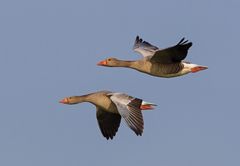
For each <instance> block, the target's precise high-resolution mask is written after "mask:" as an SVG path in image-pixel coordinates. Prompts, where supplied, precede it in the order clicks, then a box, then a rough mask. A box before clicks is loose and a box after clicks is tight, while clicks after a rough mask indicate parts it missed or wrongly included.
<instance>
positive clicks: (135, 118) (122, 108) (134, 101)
mask: <svg viewBox="0 0 240 166" xmlns="http://www.w3.org/2000/svg"><path fill="white" fill-rule="evenodd" d="M110 99H111V100H112V101H113V102H114V103H115V105H116V106H117V109H118V112H119V114H120V115H121V116H122V117H123V118H124V120H125V121H126V123H127V125H128V126H129V127H130V128H131V129H132V130H133V131H134V132H135V133H136V135H142V133H143V125H144V122H143V116H142V112H141V109H140V107H141V104H142V100H141V99H138V98H133V97H131V96H128V95H127V94H124V93H111V94H110Z"/></svg>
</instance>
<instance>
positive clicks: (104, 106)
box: [59, 91, 156, 140]
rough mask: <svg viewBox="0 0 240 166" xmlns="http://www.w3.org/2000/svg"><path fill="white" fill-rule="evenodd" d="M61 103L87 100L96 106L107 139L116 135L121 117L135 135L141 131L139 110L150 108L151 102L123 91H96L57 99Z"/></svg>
mask: <svg viewBox="0 0 240 166" xmlns="http://www.w3.org/2000/svg"><path fill="white" fill-rule="evenodd" d="M59 102H60V103H63V104H78V103H82V102H89V103H92V104H93V105H95V106H96V117H97V121H98V126H99V128H100V130H101V133H102V135H103V136H104V137H105V138H106V139H107V140H108V139H109V138H110V139H113V137H114V136H115V135H116V133H117V131H118V128H119V125H120V122H121V118H123V119H124V120H125V122H126V123H127V125H128V126H129V128H130V129H132V130H133V131H134V132H135V134H136V135H137V136H139V135H140V136H141V135H142V133H143V125H144V123H143V116H142V112H141V110H152V109H154V106H156V105H155V104H153V103H149V102H145V101H143V100H142V99H139V98H135V97H132V96H129V95H127V94H125V93H119V92H118V93H116V92H111V91H98V92H95V93H90V94H86V95H82V96H71V97H65V98H64V99H62V100H60V101H59Z"/></svg>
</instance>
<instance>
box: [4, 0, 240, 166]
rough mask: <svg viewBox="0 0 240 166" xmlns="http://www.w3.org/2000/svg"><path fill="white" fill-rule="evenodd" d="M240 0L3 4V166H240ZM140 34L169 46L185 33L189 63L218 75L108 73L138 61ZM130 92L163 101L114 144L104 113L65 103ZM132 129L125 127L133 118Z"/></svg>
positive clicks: (49, 0) (122, 131) (13, 0)
mask: <svg viewBox="0 0 240 166" xmlns="http://www.w3.org/2000/svg"><path fill="white" fill-rule="evenodd" d="M239 9H240V1H237V0H228V1H223V0H212V1H211V0H201V1H190V0H182V1H179V0H162V1H158V0H155V1H153V0H152V1H146V0H145V1H131V2H130V1H127V0H122V1H115V2H113V1H111V0H108V1H107V0H102V1H97V0H95V1H93V0H92V1H90V0H88V1H87V0H86V1H81V0H80V1H77V0H69V1H63V0H41V1H40V0H39V1H30V0H22V1H17V0H1V1H0V57H1V60H0V78H1V81H0V101H1V104H0V165H1V166H16V165H18V166H55V165H56V166H66V165H67V166H79V165H85V166H88V165H114V166H122V165H138V166H145V165H160V166H176V165H177V166H193V165H194V166H203V165H204V166H213V165H217V166H229V165H231V166H239V165H240V132H239V127H240V120H239V119H240V108H239V93H240V86H239V85H240V77H239V71H240V70H239V61H240V58H239V57H240V55H239V40H240V35H239V29H240V23H239V16H240V10H239ZM136 35H140V36H141V37H142V38H144V39H145V40H147V41H149V42H151V43H153V44H155V45H157V46H159V47H161V48H164V47H167V46H170V45H173V44H175V43H176V42H178V41H179V40H180V39H181V38H182V37H186V38H187V39H189V40H190V41H192V42H193V46H192V47H191V49H190V51H189V54H188V57H187V60H188V61H191V62H193V63H197V64H201V65H206V66H209V69H208V70H205V71H202V72H199V73H196V74H189V75H187V76H183V77H179V78H173V79H164V78H157V77H151V76H148V75H144V74H142V73H139V72H136V71H134V70H130V69H123V68H104V67H99V66H96V63H97V62H98V61H100V60H102V59H104V58H106V57H109V56H112V57H117V58H119V59H126V60H134V59H138V58H141V56H139V55H138V54H136V53H134V52H133V51H132V46H133V42H134V39H135V37H136ZM104 89H105V90H112V91H120V92H127V93H129V94H131V95H133V96H137V97H140V98H143V99H145V100H146V101H151V102H154V103H157V104H158V107H157V108H156V109H155V110H154V111H146V112H144V120H145V129H144V134H143V136H142V137H137V136H135V134H134V133H133V132H132V131H131V130H130V129H129V128H128V127H127V126H126V124H125V123H122V124H121V127H120V128H119V131H118V133H117V136H116V137H115V138H114V140H112V141H107V140H105V139H104V138H103V137H102V135H101V133H100V130H99V128H98V126H97V121H96V115H95V114H96V113H95V107H94V106H92V105H90V104H88V103H83V104H81V105H72V106H69V105H62V104H59V103H58V101H59V100H60V99H62V98H63V97H66V96H71V95H82V94H85V93H89V92H94V91H98V90H104ZM122 122H123V121H122Z"/></svg>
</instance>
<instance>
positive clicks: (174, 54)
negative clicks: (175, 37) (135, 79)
mask: <svg viewBox="0 0 240 166" xmlns="http://www.w3.org/2000/svg"><path fill="white" fill-rule="evenodd" d="M191 46H192V42H188V40H185V39H184V38H182V39H181V40H180V41H179V42H178V43H177V44H176V45H175V46H172V47H169V48H165V49H159V48H158V47H156V46H154V45H152V44H150V43H148V42H146V41H143V40H142V39H141V38H139V36H137V37H136V40H135V44H134V47H133V50H134V51H136V52H138V53H140V54H141V55H143V58H142V59H140V60H136V61H124V60H119V59H116V58H107V59H105V60H103V61H100V62H99V63H98V65H99V66H107V67H127V68H132V69H135V70H138V71H140V72H143V73H146V74H149V75H152V76H157V77H165V78H170V77H177V76H182V75H185V74H188V73H196V72H198V71H201V70H205V69H207V67H206V66H201V65H197V64H192V63H189V62H184V61H183V60H184V59H185V58H186V56H187V53H188V49H189V48H190V47H191Z"/></svg>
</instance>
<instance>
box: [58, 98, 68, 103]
mask: <svg viewBox="0 0 240 166" xmlns="http://www.w3.org/2000/svg"><path fill="white" fill-rule="evenodd" d="M59 103H62V104H68V103H69V101H68V98H64V99H62V100H60V101H59Z"/></svg>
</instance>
